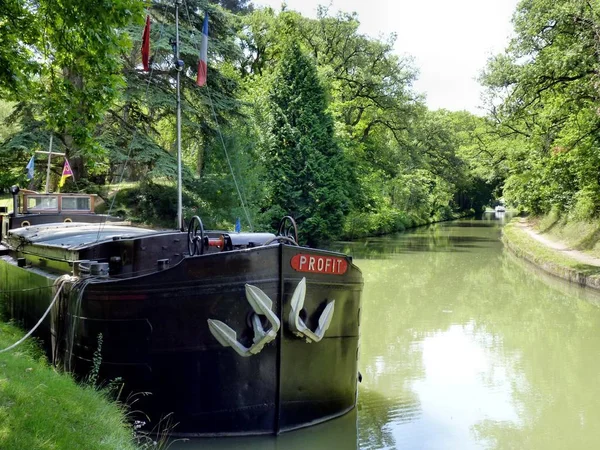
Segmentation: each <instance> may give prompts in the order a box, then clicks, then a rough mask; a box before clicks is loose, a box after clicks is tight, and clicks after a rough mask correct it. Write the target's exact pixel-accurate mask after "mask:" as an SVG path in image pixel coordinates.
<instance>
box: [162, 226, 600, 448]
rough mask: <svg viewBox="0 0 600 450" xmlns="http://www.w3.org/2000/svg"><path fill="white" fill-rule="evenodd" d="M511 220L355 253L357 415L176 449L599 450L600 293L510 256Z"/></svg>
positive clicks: (427, 231) (429, 230)
mask: <svg viewBox="0 0 600 450" xmlns="http://www.w3.org/2000/svg"><path fill="white" fill-rule="evenodd" d="M501 225H502V220H497V219H495V218H494V216H493V215H491V216H486V217H484V219H483V220H477V221H476V220H464V221H456V222H451V223H444V224H438V225H435V226H431V227H426V228H420V229H418V230H416V231H411V232H408V233H403V234H399V235H394V236H387V237H382V238H370V239H367V240H364V241H361V242H354V243H350V244H345V245H343V246H342V248H343V249H344V250H345V251H348V252H350V253H352V254H353V255H354V256H355V261H356V263H357V264H358V265H359V267H360V268H361V269H362V271H363V274H364V278H365V290H364V297H363V299H364V301H363V315H362V324H361V357H360V370H361V372H362V374H363V382H362V384H361V386H360V394H359V407H358V410H357V411H356V412H355V413H353V414H349V415H347V416H345V417H343V418H341V419H338V420H335V421H332V422H329V423H326V424H323V425H320V426H317V427H313V428H309V429H305V430H300V431H298V432H293V433H289V434H285V435H282V436H280V437H278V438H252V439H215V440H201V441H195V442H187V443H177V444H176V445H174V446H173V447H171V448H172V449H190V450H192V449H199V448H202V449H242V448H243V449H269V450H270V449H291V450H293V449H303V450H305V449H357V448H360V449H395V448H398V449H470V448H477V449H479V448H485V449H488V448H489V449H544V450H545V449H588V448H589V449H596V448H600V307H599V306H598V305H600V296H598V294H596V293H594V292H590V291H587V290H584V289H581V288H578V287H576V286H573V285H569V284H567V283H566V282H563V281H562V280H557V279H554V278H551V277H549V276H546V275H544V274H542V273H540V272H538V271H537V270H535V269H534V268H532V267H531V266H529V265H527V264H525V263H523V262H521V261H520V260H518V259H516V258H515V257H513V256H512V255H510V254H508V253H507V252H506V251H505V250H504V249H503V246H502V243H501V242H500V240H499V238H500V230H501Z"/></svg>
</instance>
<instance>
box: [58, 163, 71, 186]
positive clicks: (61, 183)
mask: <svg viewBox="0 0 600 450" xmlns="http://www.w3.org/2000/svg"><path fill="white" fill-rule="evenodd" d="M72 176H73V171H72V170H71V166H70V165H69V160H68V159H67V158H65V165H64V167H63V171H62V176H61V177H60V181H59V182H58V187H59V188H60V187H63V186H64V185H65V181H66V180H67V177H72Z"/></svg>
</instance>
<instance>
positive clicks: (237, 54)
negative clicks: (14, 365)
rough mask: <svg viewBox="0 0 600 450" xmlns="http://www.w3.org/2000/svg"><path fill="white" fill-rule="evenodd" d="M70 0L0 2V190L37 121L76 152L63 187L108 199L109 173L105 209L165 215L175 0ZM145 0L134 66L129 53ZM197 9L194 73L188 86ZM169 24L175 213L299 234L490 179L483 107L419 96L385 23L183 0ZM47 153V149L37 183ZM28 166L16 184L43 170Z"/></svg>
mask: <svg viewBox="0 0 600 450" xmlns="http://www.w3.org/2000/svg"><path fill="white" fill-rule="evenodd" d="M75 3H77V2H66V3H65V2H60V3H56V2H46V0H28V1H26V2H11V1H10V0H9V2H8V4H7V8H5V9H3V10H2V11H0V31H1V33H0V35H1V36H2V37H1V39H2V42H1V44H2V45H0V47H2V49H1V50H0V63H2V64H0V66H1V67H2V71H0V101H2V103H0V116H1V117H0V118H2V119H6V122H5V123H6V124H5V125H2V126H0V155H1V158H2V163H3V165H4V167H3V168H2V170H0V189H5V188H6V187H7V186H9V185H10V184H12V183H15V182H18V183H20V184H25V183H27V181H26V179H25V174H24V170H23V169H24V167H25V165H26V164H27V161H28V160H29V158H30V157H31V155H32V153H33V152H34V151H35V150H39V149H43V148H46V147H47V145H48V139H49V136H50V133H52V134H53V135H54V137H55V150H56V149H58V150H64V151H65V152H66V153H67V155H68V157H69V159H70V160H71V161H72V162H74V163H75V164H74V165H75V167H74V169H75V170H76V174H75V177H74V179H73V181H71V179H69V181H68V183H70V184H67V186H66V189H70V190H77V189H87V190H90V189H91V190H93V191H94V192H97V193H99V194H101V195H102V196H103V197H105V198H108V197H111V196H113V195H114V194H115V192H116V191H118V189H119V187H118V186H116V185H115V183H116V184H118V185H119V186H121V188H122V187H123V186H126V189H125V190H124V191H123V192H122V194H121V195H117V198H116V203H115V206H114V208H113V211H112V212H115V211H116V212H119V213H123V214H127V215H128V216H130V217H131V216H132V217H134V218H135V219H137V220H139V221H142V222H146V223H150V224H154V225H157V224H159V225H162V226H168V225H169V223H172V222H174V219H173V218H172V217H173V215H174V214H173V204H174V203H175V202H174V198H171V196H172V193H173V186H174V180H175V178H176V176H175V175H176V164H175V146H174V144H173V142H174V137H175V136H174V135H175V133H174V122H175V120H174V109H175V95H174V78H175V73H176V72H175V69H174V67H173V51H172V47H171V45H170V39H172V38H173V36H174V12H175V11H174V4H173V2H170V1H167V0H155V1H153V2H152V3H151V4H145V3H143V2H141V1H139V0H119V1H118V2H112V3H111V5H112V6H110V8H109V6H107V4H104V3H98V4H94V5H93V6H91V7H90V8H87V7H86V8H85V9H84V8H81V7H79V6H77V5H75ZM144 7H147V9H146V11H145V12H146V13H147V14H149V15H150V17H151V21H152V30H151V34H150V35H151V43H152V44H151V47H152V52H151V53H152V59H151V71H150V73H147V72H144V71H143V70H142V66H141V64H140V51H139V49H140V46H141V36H142V28H143V24H144ZM103 8H108V9H109V10H104V9H103ZM205 14H208V16H209V18H210V20H209V30H210V31H209V34H210V40H209V49H208V59H209V62H208V65H209V73H208V85H207V86H206V87H202V88H199V87H197V86H196V85H195V83H194V81H195V75H196V68H197V61H198V53H199V42H200V39H199V34H200V33H199V31H198V30H199V29H200V28H201V24H202V21H203V19H204V16H205ZM180 24H181V31H180V37H181V46H180V53H181V59H182V60H183V61H184V63H185V70H184V73H183V77H182V80H183V91H182V92H183V93H182V97H183V102H182V106H183V111H182V115H183V126H182V132H183V139H182V147H183V152H184V164H185V167H184V179H185V183H184V184H185V186H184V188H185V192H186V194H185V202H184V203H185V210H186V215H187V216H189V215H191V214H192V213H194V214H200V215H201V216H202V217H203V220H204V222H205V223H206V224H207V225H208V226H215V227H231V226H232V225H233V223H234V222H235V220H236V218H241V220H242V224H243V227H244V228H246V229H248V228H249V229H253V228H254V227H257V228H259V227H260V228H264V227H267V228H268V227H272V226H273V225H275V224H276V223H277V222H278V219H279V218H280V217H281V216H283V215H286V214H291V215H293V216H295V217H296V218H297V219H298V222H299V224H300V229H301V235H302V239H303V241H304V242H307V243H310V244H316V243H318V242H320V241H327V240H331V239H336V238H341V237H357V236H364V235H370V234H381V233H388V232H393V231H397V230H401V229H403V228H405V227H407V226H414V225H418V224H424V223H428V222H431V221H438V220H445V219H449V218H452V217H456V216H457V215H460V214H468V213H470V212H474V211H477V210H481V208H482V207H483V206H485V205H486V204H489V203H490V202H491V199H492V198H493V197H494V196H500V195H501V186H502V182H503V180H504V177H505V176H506V175H507V174H510V170H511V166H510V160H509V158H508V157H506V156H505V152H506V151H507V150H506V147H505V146H504V144H505V143H506V142H510V139H509V138H503V139H504V140H502V139H500V138H498V137H497V136H495V135H494V134H493V132H494V130H495V129H494V127H493V121H492V120H491V119H490V118H479V117H476V116H473V115H471V114H469V113H466V112H448V111H443V110H442V111H429V110H428V109H427V108H426V107H425V105H424V103H423V98H422V97H420V96H419V95H418V94H417V93H415V92H414V90H413V88H412V83H413V81H414V80H415V79H416V77H417V68H415V67H414V66H413V64H412V62H411V60H410V59H409V58H405V57H400V56H398V55H397V54H396V53H395V51H394V45H395V37H394V36H389V37H387V38H382V39H374V38H371V37H368V36H365V35H363V34H361V33H360V31H359V21H358V18H357V16H356V15H354V14H347V13H338V14H337V15H331V14H330V13H329V12H328V11H327V9H325V8H321V9H320V10H319V14H318V17H317V18H316V19H309V18H306V17H303V16H302V15H300V14H298V13H296V12H294V11H288V10H286V9H283V10H282V11H279V12H276V11H274V10H272V9H269V8H265V9H261V8H256V7H252V5H251V4H250V3H249V2H248V1H245V0H238V1H234V0H219V1H217V0H215V1H207V0H186V1H185V2H183V3H182V5H181V9H180ZM9 48H12V49H14V50H13V51H9V50H7V49H9ZM3 62H7V64H4V63H3ZM499 155H500V156H499ZM38 161H39V160H38ZM38 164H39V165H40V164H41V163H38ZM41 166H42V167H43V164H41ZM38 167H39V166H38ZM61 167H62V160H60V158H55V162H54V164H53V167H52V170H53V172H54V179H53V181H52V184H53V186H54V185H55V183H56V181H57V179H58V176H59V174H60V170H61ZM42 172H43V170H39V169H38V170H37V171H36V178H35V179H34V180H33V181H32V182H30V183H29V186H30V187H31V188H37V189H39V188H41V187H42V186H41V185H42V183H43V180H42V178H45V177H44V176H43V174H42ZM509 180H510V178H509ZM123 183H125V184H123ZM108 204H110V203H107V205H108Z"/></svg>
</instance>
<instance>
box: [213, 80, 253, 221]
mask: <svg viewBox="0 0 600 450" xmlns="http://www.w3.org/2000/svg"><path fill="white" fill-rule="evenodd" d="M206 92H207V93H208V100H209V101H210V109H212V113H213V117H214V118H215V124H216V125H217V132H218V133H219V137H220V138H221V145H222V146H223V151H224V152H225V157H226V158H227V164H229V170H231V176H232V177H233V182H234V184H235V188H236V190H237V193H238V195H239V196H240V203H241V204H242V208H243V209H244V213H245V214H246V220H248V225H250V231H252V232H253V231H254V229H253V227H252V221H251V220H250V215H249V214H248V209H247V208H246V204H245V203H244V200H243V198H242V193H241V192H240V187H239V186H238V182H237V179H236V178H235V174H234V173H233V166H232V165H231V160H230V159H229V153H228V152H227V147H226V146H225V141H224V140H223V135H222V134H221V127H220V126H219V121H218V120H217V113H216V112H215V107H214V105H213V101H212V96H211V95H210V89H209V88H208V85H206Z"/></svg>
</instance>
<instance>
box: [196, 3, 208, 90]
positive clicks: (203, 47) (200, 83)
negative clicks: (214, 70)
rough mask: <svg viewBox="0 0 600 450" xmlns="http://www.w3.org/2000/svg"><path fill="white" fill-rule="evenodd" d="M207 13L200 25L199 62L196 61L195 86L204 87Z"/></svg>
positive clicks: (206, 67) (206, 53) (206, 69)
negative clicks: (196, 74)
mask: <svg viewBox="0 0 600 450" xmlns="http://www.w3.org/2000/svg"><path fill="white" fill-rule="evenodd" d="M207 60H208V13H207V14H205V15H204V23H203V24H202V43H201V44H200V61H198V76H197V78H196V84H197V85H198V86H204V85H205V84H206V75H207V73H208V65H207Z"/></svg>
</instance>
